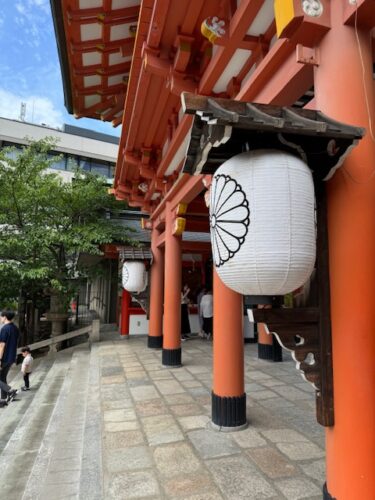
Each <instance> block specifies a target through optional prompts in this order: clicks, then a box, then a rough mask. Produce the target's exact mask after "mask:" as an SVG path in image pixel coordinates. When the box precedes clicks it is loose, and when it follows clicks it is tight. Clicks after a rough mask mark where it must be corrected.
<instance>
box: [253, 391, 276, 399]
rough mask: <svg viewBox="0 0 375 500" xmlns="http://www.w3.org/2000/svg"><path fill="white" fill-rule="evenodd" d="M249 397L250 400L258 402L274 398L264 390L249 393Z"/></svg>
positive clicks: (271, 392)
mask: <svg viewBox="0 0 375 500" xmlns="http://www.w3.org/2000/svg"><path fill="white" fill-rule="evenodd" d="M250 396H251V398H252V399H255V400H259V399H270V398H274V397H275V393H274V392H273V391H270V390H267V389H266V390H264V391H254V392H253V393H250Z"/></svg>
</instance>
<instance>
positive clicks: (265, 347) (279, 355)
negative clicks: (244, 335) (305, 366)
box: [258, 335, 283, 362]
mask: <svg viewBox="0 0 375 500" xmlns="http://www.w3.org/2000/svg"><path fill="white" fill-rule="evenodd" d="M258 358H259V359H267V360H268V361H275V362H277V361H282V360H283V351H282V348H281V345H280V344H279V343H278V341H277V339H276V338H275V337H274V336H273V335H272V344H260V343H258Z"/></svg>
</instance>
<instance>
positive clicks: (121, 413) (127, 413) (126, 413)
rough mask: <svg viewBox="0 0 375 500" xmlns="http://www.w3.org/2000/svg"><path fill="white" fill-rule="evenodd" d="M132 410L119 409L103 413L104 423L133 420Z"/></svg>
mask: <svg viewBox="0 0 375 500" xmlns="http://www.w3.org/2000/svg"><path fill="white" fill-rule="evenodd" d="M135 418H136V416H135V412H134V410H129V409H119V410H107V411H104V422H123V421H124V420H135Z"/></svg>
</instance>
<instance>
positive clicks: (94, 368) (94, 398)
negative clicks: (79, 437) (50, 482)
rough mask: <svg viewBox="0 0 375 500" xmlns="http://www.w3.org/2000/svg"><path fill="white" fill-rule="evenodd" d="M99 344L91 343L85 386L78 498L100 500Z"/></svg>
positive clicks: (101, 492) (101, 485) (101, 496)
mask: <svg viewBox="0 0 375 500" xmlns="http://www.w3.org/2000/svg"><path fill="white" fill-rule="evenodd" d="M98 349H99V346H98V344H92V345H91V355H90V366H89V385H88V387H87V405H86V418H85V432H84V437H83V450H82V466H81V477H80V487H79V498H80V499H90V500H102V499H103V498H104V493H103V480H102V479H103V473H102V470H103V469H102V446H101V443H102V437H101V434H102V429H101V414H100V411H99V408H100V364H99V354H98Z"/></svg>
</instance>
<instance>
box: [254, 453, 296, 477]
mask: <svg viewBox="0 0 375 500" xmlns="http://www.w3.org/2000/svg"><path fill="white" fill-rule="evenodd" d="M247 454H248V455H249V457H250V458H251V459H252V460H253V462H255V464H256V465H257V466H258V467H259V469H260V470H261V471H262V472H264V474H266V475H267V476H268V477H269V478H271V479H278V478H282V477H287V476H294V475H296V474H297V472H298V471H297V468H296V467H295V466H294V465H292V464H291V463H290V462H289V460H287V459H286V458H285V457H284V456H283V455H282V454H281V453H279V452H278V451H276V450H275V449H274V448H270V447H268V446H266V447H263V448H253V449H250V450H248V451H247Z"/></svg>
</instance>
